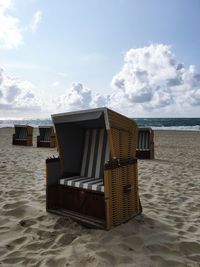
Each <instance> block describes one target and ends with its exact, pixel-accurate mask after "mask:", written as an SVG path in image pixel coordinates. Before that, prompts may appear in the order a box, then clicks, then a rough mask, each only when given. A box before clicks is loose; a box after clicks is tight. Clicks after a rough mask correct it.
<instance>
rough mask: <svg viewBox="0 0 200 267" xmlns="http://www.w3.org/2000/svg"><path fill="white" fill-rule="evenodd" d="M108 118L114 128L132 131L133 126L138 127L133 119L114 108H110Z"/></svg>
mask: <svg viewBox="0 0 200 267" xmlns="http://www.w3.org/2000/svg"><path fill="white" fill-rule="evenodd" d="M108 119H109V122H110V126H111V127H114V128H119V129H121V130H126V131H132V130H133V128H137V124H136V123H135V122H134V121H133V120H131V119H129V118H127V117H125V116H123V115H121V114H119V113H117V112H114V111H112V110H108Z"/></svg>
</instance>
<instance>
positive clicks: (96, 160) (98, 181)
mask: <svg viewBox="0 0 200 267" xmlns="http://www.w3.org/2000/svg"><path fill="white" fill-rule="evenodd" d="M109 159H110V153H109V147H108V138H107V133H106V130H105V129H103V128H96V129H87V130H86V131H85V137H84V149H83V156H82V161H81V162H82V165H81V170H80V176H75V177H68V178H64V179H60V184H63V185H68V186H74V187H79V188H84V189H88V190H96V191H99V192H104V186H103V168H102V166H104V164H105V162H108V161H109Z"/></svg>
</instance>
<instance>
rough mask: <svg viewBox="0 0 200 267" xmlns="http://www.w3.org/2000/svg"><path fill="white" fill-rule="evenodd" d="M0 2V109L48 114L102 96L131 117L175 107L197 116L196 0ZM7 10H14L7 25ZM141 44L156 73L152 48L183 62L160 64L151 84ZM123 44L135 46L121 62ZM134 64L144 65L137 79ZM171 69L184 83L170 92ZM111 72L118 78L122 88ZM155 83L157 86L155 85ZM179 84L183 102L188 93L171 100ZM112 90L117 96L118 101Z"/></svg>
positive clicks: (199, 35)
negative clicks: (140, 76)
mask: <svg viewBox="0 0 200 267" xmlns="http://www.w3.org/2000/svg"><path fill="white" fill-rule="evenodd" d="M0 10H2V11H0V21H1V19H3V22H4V23H3V24H2V23H1V26H0V67H1V68H2V69H3V71H2V73H3V74H2V77H3V76H4V77H6V78H4V83H3V85H0V86H1V87H2V88H1V87H0V92H1V91H2V93H0V96H1V95H2V96H1V98H2V99H1V98H0V107H1V108H0V112H1V115H0V117H26V116H49V114H51V112H54V111H57V112H59V111H63V110H66V111H67V110H71V109H81V108H88V107H89V108H90V107H95V106H98V105H100V104H104V105H108V106H110V107H111V108H114V109H117V110H118V111H121V112H122V111H123V112H124V113H125V114H127V115H131V112H132V113H133V116H134V114H136V116H137V117H142V116H147V117H148V116H150V117H151V116H159V115H160V114H161V112H162V114H163V116H164V117H167V116H173V114H174V112H176V113H177V115H178V116H199V111H200V91H199V89H200V80H198V79H197V78H196V77H198V74H199V72H200V71H199V70H200V49H199V47H200V30H199V25H200V16H199V11H200V1H199V0H192V1H191V0H190V1H189V0H188V1H186V0H182V1H181V0H176V1H172V0H171V1H161V0H160V1H158V0H149V1H147V0H146V1H144V0H142V1H133V0H132V1H131V0H115V1H114V0H107V1H105V0H101V1H100V0H85V1H81V0H79V1H78V0H77V1H76V0H75V1H64V0H60V1H47V0H44V1H39V0H27V1H24V0H13V1H12V0H0ZM8 17H9V18H13V20H12V21H11V22H9V23H11V24H12V25H11V27H9V26H8V24H9V23H8V21H10V20H9V19H8ZM16 20H17V21H16ZM13 28H14V30H13ZM5 32H6V33H8V34H5ZM16 34H18V35H16ZM8 37H9V38H8ZM6 38H7V39H6ZM152 45H153V46H154V48H152V49H150V47H151V46H152ZM159 45H162V46H160V47H158V46H159ZM144 47H146V48H148V49H149V50H148V51H150V53H152V54H151V57H152V58H153V59H152V60H151V64H153V65H149V68H150V69H151V68H152V66H155V64H157V67H156V68H155V72H156V73H159V69H158V65H159V64H158V62H157V59H156V58H155V54H157V58H159V56H161V55H162V56H161V57H163V55H164V54H166V49H167V51H168V52H169V53H168V58H170V60H171V61H176V63H175V65H176V67H177V66H178V64H180V63H183V64H184V70H183V68H182V71H181V73H180V72H176V74H174V71H175V68H176V67H174V69H173V70H172V67H173V66H172V65H173V64H172V65H171V70H169V68H168V67H169V66H168V67H167V66H166V73H167V72H168V74H167V75H164V76H163V75H161V76H162V78H161V79H160V78H158V77H157V78H156V81H157V84H155V82H154V80H155V79H154V80H150V78H149V77H150V76H151V77H152V76H155V72H154V73H150V72H149V69H147V68H146V67H144V66H143V65H142V63H141V62H142V61H141V60H140V61H137V59H138V55H139V54H140V56H141V55H142V56H143V57H144V50H138V49H143V48H144ZM166 47H167V48H166ZM131 49H132V50H131ZM156 49H157V50H159V52H158V53H156V52H155V51H157V50H156ZM129 51H132V52H133V54H132V55H131V56H130V55H129V56H128V64H127V61H126V60H125V56H126V54H127V53H128V52H129ZM170 53H172V54H173V56H171V55H169V54H170ZM135 62H136V65H134V63H135ZM155 62H156V63H155ZM166 62H168V61H165V64H168V63H166ZM169 64H171V63H169ZM191 65H194V66H195V69H191V68H190V66H191ZM136 66H137V67H136ZM142 66H143V67H142ZM159 67H161V69H162V72H163V71H165V70H163V66H159ZM127 68H128V69H129V71H127ZM138 70H139V71H140V72H141V71H142V72H144V71H145V73H147V74H146V76H148V79H149V80H148V82H147V81H146V79H147V78H145V81H144V79H143V80H142V82H141V79H140V84H138V81H139V78H138V76H137V74H138ZM169 72H170V73H171V76H169ZM172 72H173V74H172ZM130 73H134V75H132V74H131V75H132V76H130ZM156 75H157V74H156ZM174 76H176V78H177V79H179V84H182V85H183V84H184V85H185V87H184V88H182V87H181V89H180V88H177V87H176V88H175V90H176V96H175V94H174V88H172V87H170V88H169V86H168V84H169V80H170V81H171V79H175V78H174ZM185 76H187V77H188V76H190V80H189V81H188V79H189V78H187V79H186V78H185ZM13 79H14V80H15V84H14V82H13ZM116 79H117V80H119V79H123V88H122V87H121V86H119V83H117V82H116ZM11 80H12V82H11ZM136 80H137V81H136ZM194 80H195V82H194ZM25 82H26V83H25ZM72 83H73V84H72ZM10 84H11V85H12V86H11V85H10ZM164 85H165V86H164ZM9 86H10V87H9ZM8 87H9V89H8ZM11 87H12V88H11ZM13 87H14V88H15V89H14V90H13ZM158 87H160V88H161V89H159V90H158V89H155V88H158ZM166 87H168V88H166ZM135 88H137V89H135ZM6 90H7V91H6ZM8 90H9V92H8ZM131 90H132V91H131ZM184 90H185V91H184ZM25 91H26V92H25ZM136 91H137V92H136ZM178 91H179V92H180V91H181V92H182V93H181V95H183V94H185V95H187V99H190V103H189V104H188V101H187V99H185V100H184V99H182V100H181V101H179V100H176V98H179V96H178V95H177V92H178ZM12 92H13V94H12ZM138 92H139V96H138ZM144 92H145V93H144ZM163 93H164V94H165V96H164V102H163ZM20 94H22V95H23V96H22V95H20ZM26 94H27V96H31V97H30V99H28V97H25V95H26ZM113 94H114V95H115V96H114V99H113V97H111V98H112V99H110V95H112V96H113ZM170 94H171V95H170ZM116 95H118V100H119V99H120V100H121V99H123V103H121V104H119V105H118V103H117V101H118V100H117V97H116ZM161 95H162V97H161ZM8 96H9V97H8ZM24 97H25V98H26V99H25V98H24ZM85 97H86V98H85ZM57 98H58V99H57ZM97 98H98V101H96V100H95V101H96V102H95V101H94V99H97ZM158 98H159V99H158ZM161 98H162V99H161ZM23 99H25V104H24V105H23ZM99 99H100V100H99ZM138 99H139V100H138ZM170 99H171V100H170ZM111 100H112V101H111ZM29 101H30V103H29ZM126 101H127V102H126ZM184 101H185V102H184ZM158 102H159V103H158ZM163 103H164V104H163ZM124 106H128V108H127V110H125V109H124ZM28 107H29V108H28ZM181 107H184V108H183V109H182V108H181ZM131 110H132V111H131Z"/></svg>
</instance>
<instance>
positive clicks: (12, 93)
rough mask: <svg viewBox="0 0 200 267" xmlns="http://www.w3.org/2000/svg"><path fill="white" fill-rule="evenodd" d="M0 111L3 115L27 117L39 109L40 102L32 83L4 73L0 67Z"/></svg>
mask: <svg viewBox="0 0 200 267" xmlns="http://www.w3.org/2000/svg"><path fill="white" fill-rule="evenodd" d="M0 111H1V114H2V115H3V116H4V117H5V115H7V116H17V115H20V116H22V114H23V117H27V116H29V115H33V114H35V112H39V111H41V102H40V100H39V99H38V98H37V97H36V95H35V94H34V85H33V84H32V83H30V82H28V81H21V80H19V79H16V78H14V77H10V76H8V75H7V74H5V72H4V70H3V69H2V68H0Z"/></svg>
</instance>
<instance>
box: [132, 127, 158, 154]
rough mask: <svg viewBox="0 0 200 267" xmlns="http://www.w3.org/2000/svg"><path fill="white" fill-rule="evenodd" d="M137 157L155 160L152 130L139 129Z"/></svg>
mask: <svg viewBox="0 0 200 267" xmlns="http://www.w3.org/2000/svg"><path fill="white" fill-rule="evenodd" d="M136 156H137V158H139V159H153V158H154V133H153V130H152V129H151V128H139V129H138V143H137V150H136Z"/></svg>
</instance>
